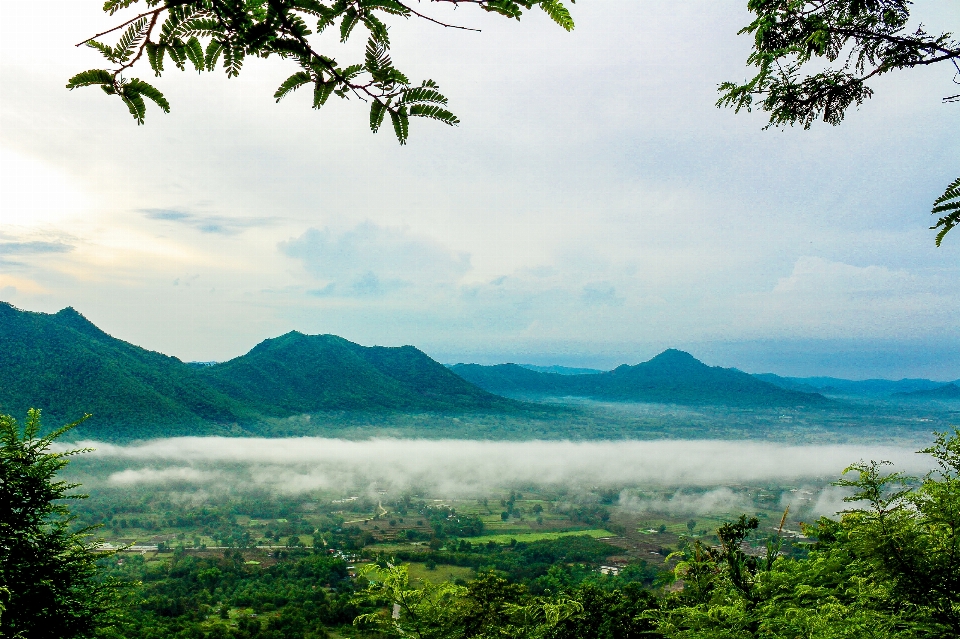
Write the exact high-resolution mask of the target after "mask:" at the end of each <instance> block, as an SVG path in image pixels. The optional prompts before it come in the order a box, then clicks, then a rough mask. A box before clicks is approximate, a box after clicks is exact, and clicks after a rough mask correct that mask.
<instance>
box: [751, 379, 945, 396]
mask: <svg viewBox="0 0 960 639" xmlns="http://www.w3.org/2000/svg"><path fill="white" fill-rule="evenodd" d="M754 377H756V378H757V379H761V380H763V381H765V382H770V383H771V384H775V385H777V386H780V387H781V388H787V389H790V390H802V391H805V392H817V393H825V394H828V395H849V396H857V397H874V398H878V397H886V396H890V395H899V394H902V393H912V392H914V391H928V390H933V389H936V388H938V387H940V386H942V385H943V382H934V381H931V380H929V379H900V380H889V379H863V380H850V379H838V378H836V377H781V376H779V375H774V374H773V373H760V374H758V375H754Z"/></svg>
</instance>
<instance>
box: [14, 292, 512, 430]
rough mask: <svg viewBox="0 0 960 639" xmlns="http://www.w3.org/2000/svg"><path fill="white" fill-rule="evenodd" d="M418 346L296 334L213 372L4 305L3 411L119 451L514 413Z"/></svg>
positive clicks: (55, 317) (76, 322) (82, 325)
mask: <svg viewBox="0 0 960 639" xmlns="http://www.w3.org/2000/svg"><path fill="white" fill-rule="evenodd" d="M520 406H521V405H520V404H519V403H517V402H514V401H511V400H508V399H504V398H501V397H497V396H495V395H492V394H490V393H488V392H485V391H483V390H480V389H479V388H477V387H475V386H473V385H472V384H470V383H468V382H466V381H464V380H463V379H462V378H460V377H458V376H457V375H455V374H454V373H452V372H451V371H450V370H448V369H447V368H446V367H444V366H443V365H441V364H439V363H437V362H435V361H434V360H432V359H430V358H429V357H428V356H427V355H425V354H424V353H423V352H421V351H419V350H417V349H416V348H414V347H412V346H404V347H400V348H384V347H363V346H360V345H358V344H354V343H352V342H349V341H347V340H345V339H342V338H340V337H336V336H333V335H303V334H301V333H296V332H294V333H288V334H286V335H283V336H281V337H278V338H275V339H268V340H265V341H264V342H262V343H260V344H258V345H257V346H256V347H254V348H253V349H252V350H251V351H250V352H249V353H247V354H246V355H243V356H241V357H237V358H235V359H233V360H230V361H229V362H225V363H223V364H219V365H214V366H193V365H189V364H186V363H184V362H182V361H180V360H179V359H177V358H176V357H169V356H166V355H163V354H161V353H157V352H154V351H149V350H146V349H143V348H140V347H139V346H135V345H133V344H129V343H127V342H124V341H122V340H119V339H116V338H114V337H111V336H110V335H108V334H106V333H105V332H103V331H101V330H100V329H99V328H97V327H96V326H94V325H93V324H92V323H91V322H90V321H89V320H87V319H86V318H85V317H83V316H82V315H81V314H80V313H78V312H77V311H76V310H74V309H73V308H66V309H63V310H62V311H60V312H58V313H55V314H46V313H32V312H27V311H22V310H19V309H17V308H15V307H13V306H11V305H10V304H5V303H0V411H2V412H4V413H9V414H14V415H16V414H24V413H25V412H26V411H27V409H29V408H32V407H37V408H41V409H42V410H43V411H44V412H45V414H46V415H47V416H48V422H49V423H54V422H57V421H60V422H62V421H72V420H74V419H77V418H78V417H81V416H82V415H84V414H85V413H91V414H93V416H94V417H93V419H90V420H89V421H88V422H86V423H85V424H84V425H83V426H82V427H81V429H79V430H78V432H79V433H81V434H82V435H83V436H96V437H105V438H111V439H117V438H119V439H128V438H145V437H156V436H173V435H186V434H191V435H214V434H231V433H232V434H244V433H247V434H257V433H258V432H259V431H258V428H259V424H260V423H261V421H262V420H263V419H264V418H266V417H286V416H291V415H299V414H303V413H311V412H316V411H324V410H339V411H424V412H457V413H463V412H471V411H495V412H515V411H516V410H517V409H518V408H519V407H520Z"/></svg>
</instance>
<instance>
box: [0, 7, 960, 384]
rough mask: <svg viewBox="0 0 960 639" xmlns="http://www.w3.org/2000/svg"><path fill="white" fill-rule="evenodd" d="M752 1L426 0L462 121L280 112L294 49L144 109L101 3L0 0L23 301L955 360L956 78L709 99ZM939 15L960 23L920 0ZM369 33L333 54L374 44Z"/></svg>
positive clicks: (299, 102) (432, 56)
mask: <svg viewBox="0 0 960 639" xmlns="http://www.w3.org/2000/svg"><path fill="white" fill-rule="evenodd" d="M745 5H746V3H745V2H744V1H743V0H690V1H684V2H677V1H676V0H673V1H667V0H663V1H661V0H639V1H638V0H626V1H622V0H604V1H603V2H599V1H597V0H583V1H582V2H579V3H577V4H576V5H574V6H572V13H573V16H574V18H575V20H576V23H577V27H576V29H575V30H574V31H573V32H572V33H566V32H565V31H563V30H562V29H560V28H559V27H557V26H556V25H555V24H553V23H552V22H550V21H549V20H548V19H547V18H546V16H544V15H543V14H542V13H540V12H531V13H530V14H529V15H527V16H525V17H524V19H523V20H521V21H520V22H517V21H512V20H507V19H504V18H500V17H497V16H492V15H488V14H485V13H483V12H480V11H475V10H471V8H469V7H461V8H459V9H457V10H456V11H454V10H446V9H444V8H443V7H436V6H434V5H432V4H431V3H424V4H423V5H422V8H423V10H424V11H425V12H426V11H429V12H430V14H431V15H435V16H436V17H438V18H441V19H448V20H456V21H457V22H458V23H460V24H464V25H468V26H471V27H476V28H480V29H481V30H482V31H481V32H480V33H474V32H465V31H460V30H453V29H444V28H442V27H439V26H437V25H433V24H428V23H418V22H412V21H411V22H409V23H404V22H403V21H401V22H399V23H396V24H395V25H394V26H393V30H392V32H391V38H392V41H393V43H394V45H393V58H394V60H395V62H396V63H397V65H398V66H399V67H400V68H401V69H402V70H404V71H405V72H407V73H408V75H410V76H411V77H413V78H416V79H421V78H428V77H429V78H433V79H434V80H435V81H437V82H438V83H439V84H440V86H441V88H442V89H443V90H444V92H445V93H446V95H448V97H449V98H450V101H451V108H452V110H453V111H454V112H455V113H456V114H457V115H458V116H459V118H460V119H461V124H460V125H459V126H458V127H454V128H450V127H447V126H444V125H442V124H440V123H435V122H429V121H414V122H413V124H412V127H411V138H410V142H409V144H408V145H406V146H404V147H401V146H399V145H398V144H397V142H396V140H395V138H393V137H392V134H391V133H390V132H389V131H386V130H384V131H381V132H380V133H379V134H376V135H373V134H371V133H370V131H369V129H368V128H367V114H366V108H365V106H364V105H362V104H360V103H359V102H357V101H356V100H353V101H340V100H337V99H336V98H333V99H332V101H331V103H329V104H328V105H327V106H325V107H324V108H323V109H322V110H320V111H315V110H312V109H310V108H309V96H308V95H306V94H303V95H298V94H294V95H293V96H292V97H290V98H287V99H286V100H284V101H282V102H280V103H279V104H277V103H275V101H274V100H273V98H272V95H273V92H274V90H275V89H276V87H277V86H278V85H279V84H280V82H282V81H283V79H284V78H286V77H287V75H289V74H290V73H292V72H293V70H291V69H290V67H289V66H288V64H287V63H284V62H283V61H280V60H250V61H248V63H247V66H246V67H245V69H244V72H243V73H242V74H241V76H240V78H238V79H230V80H227V79H226V78H225V77H224V76H223V74H222V73H219V72H218V73H215V74H204V75H202V76H198V75H197V74H196V73H193V72H187V73H181V72H178V71H175V70H174V71H168V72H167V73H166V74H165V75H164V76H163V77H162V78H157V79H152V80H151V79H150V76H151V75H152V74H151V73H150V72H148V71H145V70H141V72H140V76H141V77H143V78H144V79H148V80H150V81H151V82H154V83H155V84H156V85H157V86H158V87H159V88H160V89H161V90H162V91H164V92H165V94H166V96H167V98H168V99H169V100H170V102H171V104H172V112H171V113H170V114H163V113H161V112H160V111H159V110H158V109H156V108H151V107H150V106H148V114H147V122H146V125H145V126H139V127H138V126H136V124H135V122H134V121H133V120H132V119H131V118H130V117H129V115H128V114H127V113H126V110H125V108H124V107H123V105H122V104H121V103H120V102H119V101H115V100H112V99H110V98H108V97H107V96H104V95H103V94H102V92H100V91H99V90H97V89H95V88H90V89H81V90H77V91H72V92H71V91H67V90H65V88H64V84H65V83H66V81H67V79H68V78H69V77H70V76H72V75H73V74H74V73H76V72H78V71H80V70H84V69H87V68H94V67H97V66H102V65H101V62H100V58H99V57H98V54H96V52H95V51H93V50H91V49H88V48H83V47H81V48H77V47H75V46H73V45H74V44H75V43H77V42H80V41H82V40H83V39H85V38H87V37H89V36H90V35H93V34H94V33H97V32H99V31H103V30H104V29H105V28H108V27H110V26H112V25H113V24H115V23H116V19H110V18H108V17H107V16H105V15H104V14H102V13H101V12H100V6H101V3H100V2H99V1H98V0H69V1H64V0H33V1H32V2H29V3H23V2H14V1H13V0H0V6H2V10H3V15H4V20H3V21H2V22H0V87H2V89H0V300H3V301H7V302H10V303H12V304H14V305H15V306H18V307H20V308H23V309H27V310H32V311H43V312H54V311H57V310H59V309H61V308H63V307H65V306H73V307H74V308H76V309H77V310H79V311H80V312H81V313H83V314H84V315H85V316H86V317H87V318H89V319H90V320H91V321H93V322H94V323H95V324H97V325H98V326H100V327H101V328H103V329H104V330H105V331H107V332H108V333H110V334H112V335H114V336H116V337H119V338H121V339H124V340H127V341H129V342H132V343H134V344H138V345H140V346H143V347H145V348H149V349H152V350H158V351H161V352H164V353H167V354H170V355H175V356H177V357H180V358H181V359H183V360H186V361H190V360H199V361H211V360H215V361H220V360H226V359H229V358H232V357H236V356H238V355H241V354H242V353H244V352H246V351H247V350H249V349H250V348H252V347H253V346H254V345H255V344H256V343H258V342H259V341H261V340H263V339H265V338H268V337H274V336H277V335H280V334H283V333H285V332H287V331H290V330H299V331H302V332H305V333H334V334H338V335H341V336H343V337H346V338H347V339H350V340H353V341H356V342H358V343H361V344H365V345H373V344H379V345H403V344H414V345H416V346H418V347H419V348H421V349H423V350H424V351H425V352H427V353H428V354H430V355H431V356H433V357H434V358H436V359H438V360H439V361H442V362H448V363H454V362H461V361H466V362H480V363H497V362H504V361H519V362H526V363H534V364H564V365H573V366H591V367H598V368H612V367H613V366H616V365H618V364H620V363H636V362H639V361H643V360H645V359H648V358H649V357H651V356H653V355H655V354H657V353H658V352H659V351H661V350H663V349H664V348H667V347H678V348H683V349H685V350H688V351H690V352H691V353H693V354H694V355H695V356H697V357H699V358H700V359H702V360H704V361H706V362H707V363H709V364H712V365H723V366H734V367H737V368H741V369H743V370H747V371H749V372H767V371H772V372H777V373H781V374H786V375H800V376H802V375H836V376H843V377H849V378H869V377H887V378H900V377H905V376H909V377H931V378H934V379H955V378H958V377H960V326H958V323H957V321H956V318H957V317H958V312H960V290H958V288H957V286H956V285H955V283H956V281H957V277H958V275H960V269H958V257H960V235H956V236H952V235H950V236H947V238H946V240H945V241H944V245H943V247H941V248H939V249H937V248H935V247H934V244H933V236H934V234H933V232H932V231H929V230H928V228H927V227H929V226H930V225H931V223H932V221H933V219H932V218H931V216H930V213H929V210H930V206H931V202H932V201H933V200H934V199H935V198H936V197H937V196H938V195H939V194H940V193H941V192H942V191H943V189H944V187H945V186H946V184H947V183H949V182H950V181H951V180H953V179H954V178H956V176H957V171H958V167H960V148H958V145H957V137H956V135H955V132H956V131H957V130H958V125H960V105H957V104H953V105H950V104H946V105H945V104H942V103H941V98H942V97H943V96H945V95H950V94H952V93H956V88H955V85H954V84H953V80H954V73H953V72H952V68H948V67H944V66H942V65H941V66H940V67H937V66H936V65H934V66H933V67H930V68H924V69H917V70H912V71H908V72H904V73H901V74H896V75H891V76H888V77H883V78H881V79H880V80H878V81H877V82H876V83H875V84H874V85H873V86H874V89H875V91H876V94H875V97H874V98H873V99H872V100H869V101H868V102H867V103H865V104H864V105H863V106H862V107H861V108H860V109H858V110H856V111H852V112H850V114H849V115H848V117H847V120H846V121H845V122H844V123H843V125H842V126H840V127H831V126H829V125H825V124H822V123H820V124H818V125H815V126H814V127H813V128H812V129H811V130H809V131H803V130H801V129H787V130H766V131H765V130H763V125H764V124H765V121H766V120H765V118H764V116H763V114H762V113H753V114H746V113H740V114H735V113H733V112H732V111H731V110H720V109H717V108H716V107H715V106H714V103H715V102H716V99H717V91H716V87H717V85H718V84H719V83H720V82H722V81H725V80H743V79H744V78H746V77H747V75H748V73H749V70H748V69H747V68H746V67H745V65H744V61H745V59H746V56H747V54H748V52H749V46H750V42H749V40H748V38H747V37H744V36H737V31H738V30H739V29H740V28H741V27H742V26H744V25H745V24H747V22H748V21H749V15H748V14H747V12H746V10H745ZM916 11H917V12H920V11H923V12H924V13H916V14H915V15H916V17H917V20H918V21H920V20H922V21H923V22H924V23H925V24H927V25H928V26H929V27H930V28H931V29H937V28H938V27H942V28H944V29H949V28H950V27H951V26H954V25H955V23H956V17H957V14H956V13H955V6H953V3H952V2H949V1H948V0H941V1H931V2H925V3H923V6H922V7H918V8H917V9H916ZM361 46H362V41H361V39H359V38H358V39H357V43H356V45H355V46H353V47H348V48H346V49H345V50H343V51H339V50H337V49H333V50H335V51H338V54H337V55H338V56H342V57H341V58H340V59H341V61H346V60H348V59H349V58H350V56H351V55H354V56H355V55H357V51H358V50H359V49H358V47H361Z"/></svg>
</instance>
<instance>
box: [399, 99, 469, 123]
mask: <svg viewBox="0 0 960 639" xmlns="http://www.w3.org/2000/svg"><path fill="white" fill-rule="evenodd" d="M410 115H411V117H418V118H431V119H433V120H440V121H441V122H443V123H445V124H449V125H450V126H456V125H458V124H460V120H459V119H458V118H457V116H455V115H454V114H452V113H450V112H449V111H447V110H446V109H444V108H443V107H440V106H437V105H435V104H414V105H413V106H411V107H410Z"/></svg>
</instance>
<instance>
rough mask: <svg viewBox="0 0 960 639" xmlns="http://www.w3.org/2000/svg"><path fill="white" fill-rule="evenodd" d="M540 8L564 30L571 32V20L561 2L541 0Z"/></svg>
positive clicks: (557, 0)
mask: <svg viewBox="0 0 960 639" xmlns="http://www.w3.org/2000/svg"><path fill="white" fill-rule="evenodd" d="M540 8H541V9H543V11H544V13H546V14H547V15H548V16H550V18H551V19H552V20H553V21H554V22H556V23H557V24H559V25H560V26H561V27H563V28H564V29H565V30H567V31H573V26H574V25H573V18H572V17H571V16H570V12H569V11H568V10H567V8H566V7H565V6H564V5H563V3H562V2H560V1H559V0H541V1H540Z"/></svg>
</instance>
